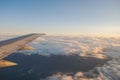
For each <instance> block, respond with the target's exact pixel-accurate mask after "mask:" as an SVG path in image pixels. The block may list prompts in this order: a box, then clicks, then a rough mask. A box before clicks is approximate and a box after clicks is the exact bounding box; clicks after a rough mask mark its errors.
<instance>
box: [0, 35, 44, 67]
mask: <svg viewBox="0 0 120 80" xmlns="http://www.w3.org/2000/svg"><path fill="white" fill-rule="evenodd" d="M41 35H44V33H43V34H37V33H34V34H28V35H24V36H20V37H16V38H12V39H8V40H4V41H0V67H7V66H13V65H16V63H13V62H10V61H6V60H2V59H3V58H5V57H7V56H8V55H10V54H12V53H13V52H14V51H16V50H26V49H27V50H29V49H32V48H31V47H29V46H27V45H26V44H28V43H29V42H31V41H32V40H34V39H36V38H37V37H40V36H41Z"/></svg>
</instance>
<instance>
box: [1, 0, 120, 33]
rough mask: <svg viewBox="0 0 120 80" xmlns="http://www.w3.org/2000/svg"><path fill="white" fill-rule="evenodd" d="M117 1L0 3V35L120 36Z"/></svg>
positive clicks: (13, 0)
mask: <svg viewBox="0 0 120 80" xmlns="http://www.w3.org/2000/svg"><path fill="white" fill-rule="evenodd" d="M119 4H120V0H0V34H27V33H41V32H43V33H46V34H120V5H119Z"/></svg>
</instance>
